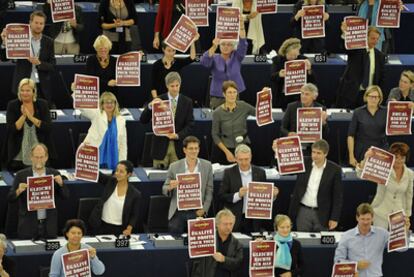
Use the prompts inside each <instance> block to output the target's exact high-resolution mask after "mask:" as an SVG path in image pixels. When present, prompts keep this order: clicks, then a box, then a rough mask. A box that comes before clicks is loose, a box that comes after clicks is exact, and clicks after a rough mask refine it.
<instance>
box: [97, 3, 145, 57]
mask: <svg viewBox="0 0 414 277" xmlns="http://www.w3.org/2000/svg"><path fill="white" fill-rule="evenodd" d="M99 19H100V21H101V25H100V26H101V28H102V30H103V31H102V34H103V35H105V36H107V37H108V38H109V39H110V40H111V42H112V54H123V53H125V52H128V51H130V50H131V41H132V38H131V29H130V28H131V26H133V25H135V23H136V20H137V12H136V10H135V3H134V1H132V0H101V3H100V5H99Z"/></svg>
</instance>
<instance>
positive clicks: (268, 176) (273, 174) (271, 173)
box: [264, 167, 280, 179]
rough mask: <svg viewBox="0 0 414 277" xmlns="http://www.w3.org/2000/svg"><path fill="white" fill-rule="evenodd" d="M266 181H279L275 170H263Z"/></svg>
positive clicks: (278, 175)
mask: <svg viewBox="0 0 414 277" xmlns="http://www.w3.org/2000/svg"><path fill="white" fill-rule="evenodd" d="M264 170H265V173H266V179H280V174H279V172H278V171H277V169H276V168H274V167H273V168H265V169H264Z"/></svg>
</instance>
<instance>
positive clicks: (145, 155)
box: [138, 132, 154, 167]
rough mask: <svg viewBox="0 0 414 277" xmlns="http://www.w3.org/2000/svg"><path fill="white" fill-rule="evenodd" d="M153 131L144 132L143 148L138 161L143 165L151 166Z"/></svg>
mask: <svg viewBox="0 0 414 277" xmlns="http://www.w3.org/2000/svg"><path fill="white" fill-rule="evenodd" d="M153 136H154V133H152V132H146V133H145V137H144V148H143V149H142V156H141V161H139V162H138V163H139V164H141V166H143V167H152V157H151V144H152V138H153Z"/></svg>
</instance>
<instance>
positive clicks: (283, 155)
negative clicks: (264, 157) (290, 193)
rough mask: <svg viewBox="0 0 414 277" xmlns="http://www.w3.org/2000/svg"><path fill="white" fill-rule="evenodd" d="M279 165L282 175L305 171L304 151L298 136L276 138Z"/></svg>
mask: <svg viewBox="0 0 414 277" xmlns="http://www.w3.org/2000/svg"><path fill="white" fill-rule="evenodd" d="M276 144H277V151H276V159H277V167H278V170H279V174H280V175H286V174H296V173H302V172H305V165H304V163H303V153H302V148H301V145H300V138H299V137H298V136H294V137H285V138H279V139H277V140H276Z"/></svg>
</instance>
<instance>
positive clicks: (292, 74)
mask: <svg viewBox="0 0 414 277" xmlns="http://www.w3.org/2000/svg"><path fill="white" fill-rule="evenodd" d="M306 78H307V74H306V63H305V60H294V61H287V62H285V95H293V94H300V89H301V87H302V86H303V85H304V84H306Z"/></svg>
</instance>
